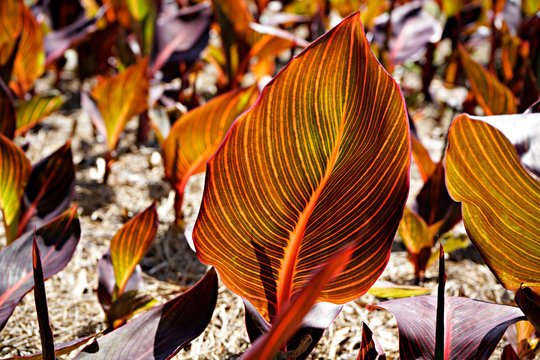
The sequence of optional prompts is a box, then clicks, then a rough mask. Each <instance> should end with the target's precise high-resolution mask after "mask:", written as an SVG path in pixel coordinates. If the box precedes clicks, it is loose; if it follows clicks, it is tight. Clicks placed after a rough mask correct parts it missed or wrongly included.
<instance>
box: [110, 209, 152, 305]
mask: <svg viewBox="0 0 540 360" xmlns="http://www.w3.org/2000/svg"><path fill="white" fill-rule="evenodd" d="M157 228H158V219H157V212H156V204H155V203H153V204H152V205H150V207H149V208H147V209H146V210H145V211H143V212H142V213H140V214H139V215H137V216H135V217H134V218H133V219H131V220H130V221H128V222H127V223H126V224H125V225H124V226H122V228H121V229H120V230H118V232H117V233H116V234H115V235H114V236H113V238H112V239H111V261H112V264H113V267H114V276H115V277H116V286H117V287H118V294H117V295H121V294H122V293H123V292H124V288H125V286H126V284H127V282H128V280H129V277H130V276H131V274H132V273H133V270H135V266H137V264H138V263H139V261H141V259H142V258H143V257H144V255H146V253H147V252H148V250H150V248H151V247H152V244H153V243H154V238H155V237H156V232H157Z"/></svg>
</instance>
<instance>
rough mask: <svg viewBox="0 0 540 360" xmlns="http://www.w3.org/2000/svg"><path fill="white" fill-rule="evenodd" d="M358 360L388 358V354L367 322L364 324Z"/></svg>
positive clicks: (383, 359)
mask: <svg viewBox="0 0 540 360" xmlns="http://www.w3.org/2000/svg"><path fill="white" fill-rule="evenodd" d="M357 360H386V354H385V353H384V350H383V348H382V346H381V344H379V341H377V338H376V337H375V336H373V332H372V331H371V329H370V328H369V327H368V326H367V324H366V323H363V324H362V341H361V342H360V352H359V353H358V358H357Z"/></svg>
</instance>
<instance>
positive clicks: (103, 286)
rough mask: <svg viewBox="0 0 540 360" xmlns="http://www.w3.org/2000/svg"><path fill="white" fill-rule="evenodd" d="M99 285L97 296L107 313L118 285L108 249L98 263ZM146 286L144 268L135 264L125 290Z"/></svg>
mask: <svg viewBox="0 0 540 360" xmlns="http://www.w3.org/2000/svg"><path fill="white" fill-rule="evenodd" d="M97 273H98V287H97V296H98V300H99V304H100V305H101V307H102V308H103V311H105V313H107V312H108V311H109V309H110V307H111V304H112V302H113V296H114V288H115V287H116V280H115V279H116V277H115V276H114V267H113V265H112V262H111V253H110V251H107V252H105V253H104V254H103V256H101V258H100V259H99V261H98V265H97ZM143 286H144V281H143V278H142V269H141V266H140V265H137V266H135V269H134V270H133V272H132V274H131V276H130V277H129V280H128V282H127V284H126V286H125V287H124V292H128V291H132V290H139V289H142V287H143Z"/></svg>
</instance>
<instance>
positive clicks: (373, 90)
mask: <svg viewBox="0 0 540 360" xmlns="http://www.w3.org/2000/svg"><path fill="white" fill-rule="evenodd" d="M328 69H332V71H328ZM409 151H410V148H409V132H408V125H407V117H406V114H405V111H404V104H403V98H402V96H401V94H400V92H399V89H398V86H397V85H396V83H395V82H394V81H393V80H392V78H391V77H390V76H389V75H388V74H387V73H386V72H385V71H384V70H383V69H382V67H381V66H380V65H379V63H378V62H377V60H376V59H375V58H374V56H373V55H372V53H371V50H370V47H369V43H368V42H367V40H366V38H365V35H364V32H363V29H362V25H361V23H360V15H359V14H355V15H353V16H351V17H349V18H347V19H346V20H344V21H343V22H342V23H341V24H340V25H338V26H337V27H335V28H334V29H333V30H331V31H329V32H328V33H326V34H325V35H324V36H322V37H320V38H319V39H318V40H316V41H315V42H314V43H313V44H311V45H310V46H309V47H308V48H307V49H306V50H305V51H304V52H302V53H301V54H300V55H299V56H297V57H296V58H295V59H294V60H292V61H291V62H290V63H289V64H288V65H287V67H285V68H284V69H283V70H282V71H281V72H280V73H279V75H278V76H277V77H275V78H274V80H273V81H272V82H270V83H269V84H268V85H267V86H266V88H265V89H264V90H263V92H262V94H261V96H260V97H259V99H258V101H257V103H256V104H255V105H254V106H253V107H252V108H251V109H250V110H249V111H248V112H247V113H245V114H244V115H242V116H241V117H240V118H238V119H237V120H236V122H235V124H234V125H233V127H232V128H231V130H230V131H229V134H228V135H227V137H226V139H225V141H224V143H223V144H222V146H221V147H220V149H219V150H218V152H217V153H216V155H215V156H214V157H213V158H212V159H211V160H210V161H209V162H208V166H207V174H206V176H207V177H206V185H205V192H204V199H203V203H202V206H201V210H200V212H199V217H198V219H197V223H196V224H195V228H194V232H193V238H194V241H195V245H196V249H197V254H198V256H199V258H200V259H201V261H203V262H205V263H207V264H211V265H214V266H216V268H217V270H218V272H219V273H220V276H221V279H222V280H223V282H224V283H225V284H226V285H227V286H228V287H229V288H230V289H231V290H233V291H234V292H236V293H237V294H239V295H240V296H242V297H244V298H246V299H247V300H248V301H249V302H251V303H252V304H253V306H254V307H255V308H257V310H258V311H259V312H260V313H261V315H263V316H264V317H265V318H266V319H267V320H268V319H271V318H273V317H274V316H275V314H276V313H277V311H278V310H279V308H280V306H282V305H283V304H284V303H285V302H287V301H288V300H289V299H290V297H291V296H292V295H294V294H295V293H296V292H298V291H299V290H300V289H301V288H302V287H303V286H304V284H305V282H306V280H307V277H308V274H310V273H311V272H312V271H313V270H314V269H316V268H317V267H318V266H320V265H321V264H323V263H324V262H326V261H328V259H329V258H330V257H331V256H332V254H334V253H335V252H336V251H337V250H339V249H341V248H344V247H345V246H347V245H348V244H351V243H353V242H354V243H355V244H356V250H355V254H354V256H353V258H352V260H350V261H349V263H348V264H347V267H346V270H345V271H344V272H343V273H342V274H341V275H340V276H339V277H337V278H336V279H335V280H333V281H331V282H330V283H329V284H328V285H327V286H326V287H325V289H324V290H323V291H322V293H321V295H320V296H319V298H318V299H317V302H319V301H327V302H332V303H345V302H348V301H350V300H353V299H355V298H357V297H358V296H360V295H362V294H363V293H365V292H366V291H367V290H368V289H369V287H370V286H371V285H372V284H373V283H374V282H375V280H376V279H377V277H378V276H379V275H380V274H381V272H382V270H383V269H384V267H385V265H386V263H387V261H388V256H389V252H390V247H391V244H392V240H393V237H394V234H395V232H396V229H397V226H398V223H399V220H400V219H401V215H402V212H403V206H404V203H405V199H406V196H407V193H408V183H409V181H408V173H409Z"/></svg>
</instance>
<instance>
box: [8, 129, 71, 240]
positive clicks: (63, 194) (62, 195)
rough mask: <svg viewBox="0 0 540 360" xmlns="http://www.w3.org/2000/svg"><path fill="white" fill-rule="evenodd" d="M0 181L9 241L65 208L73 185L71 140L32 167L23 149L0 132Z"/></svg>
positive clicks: (69, 199)
mask: <svg viewBox="0 0 540 360" xmlns="http://www.w3.org/2000/svg"><path fill="white" fill-rule="evenodd" d="M0 184H1V188H0V189H1V190H0V208H1V209H2V213H3V215H4V216H3V218H4V225H5V228H6V240H7V243H8V244H9V243H11V242H13V241H14V240H15V239H16V238H17V237H19V236H21V235H22V234H23V233H24V232H26V231H29V230H33V228H34V227H35V226H38V227H39V226H41V225H42V224H44V223H46V222H47V221H49V220H50V219H52V218H54V217H56V216H57V215H59V214H60V213H62V212H63V211H64V210H65V209H67V208H68V206H69V203H70V201H71V199H72V197H73V192H74V187H75V169H74V165H73V160H72V154H71V142H70V141H68V142H67V143H66V144H65V145H64V146H62V147H60V148H59V149H58V150H56V151H55V152H54V153H52V154H50V155H49V156H47V157H45V158H43V159H41V160H40V161H39V162H38V163H36V164H34V165H33V166H32V165H31V164H30V161H29V160H28V158H27V157H26V155H25V154H24V152H23V151H22V150H21V149H20V148H19V147H18V146H17V145H15V144H14V143H13V142H11V141H10V140H9V139H8V138H6V137H5V136H3V135H2V134H0Z"/></svg>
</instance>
